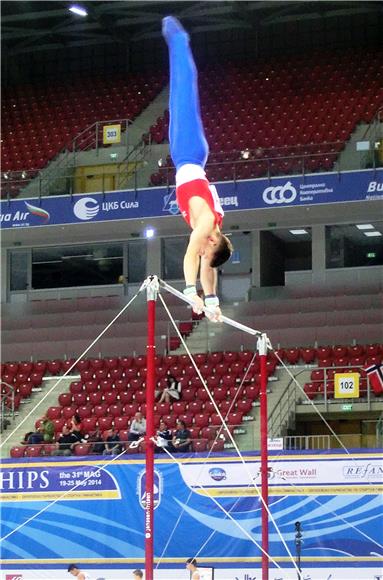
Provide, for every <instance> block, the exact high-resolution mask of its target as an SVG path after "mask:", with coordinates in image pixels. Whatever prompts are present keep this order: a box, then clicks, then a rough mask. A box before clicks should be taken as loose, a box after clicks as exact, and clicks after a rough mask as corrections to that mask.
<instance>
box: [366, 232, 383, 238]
mask: <svg viewBox="0 0 383 580" xmlns="http://www.w3.org/2000/svg"><path fill="white" fill-rule="evenodd" d="M363 233H364V235H365V236H367V237H368V238H378V237H379V236H381V235H382V234H381V233H380V232H376V231H375V232H363Z"/></svg>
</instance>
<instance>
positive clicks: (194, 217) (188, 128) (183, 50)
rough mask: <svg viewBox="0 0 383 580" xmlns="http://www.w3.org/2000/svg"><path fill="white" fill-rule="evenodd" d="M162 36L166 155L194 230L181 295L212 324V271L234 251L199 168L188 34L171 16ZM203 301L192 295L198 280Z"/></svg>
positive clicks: (204, 148) (202, 155)
mask: <svg viewBox="0 0 383 580" xmlns="http://www.w3.org/2000/svg"><path fill="white" fill-rule="evenodd" d="M162 33H163V36H164V38H165V40H166V42H167V45H168V48H169V66H170V99H169V112H170V124H169V142H170V154H171V157H172V160H173V163H174V165H175V167H176V196H177V203H178V207H179V209H180V212H181V214H182V216H183V218H184V219H185V221H186V222H187V223H188V224H189V226H190V227H191V229H192V230H193V231H192V233H191V234H190V239H189V244H188V247H187V249H186V253H185V256H184V262H183V269H184V276H185V284H186V287H185V290H184V294H185V296H187V297H188V298H190V299H191V300H192V301H193V310H194V312H196V313H198V314H199V313H201V312H202V309H203V307H204V306H205V307H206V308H208V309H209V311H208V312H206V315H207V317H208V318H209V319H210V320H212V321H213V322H217V321H219V320H220V318H221V310H220V307H219V298H218V296H217V294H216V292H217V270H216V268H218V267H219V266H221V265H222V264H223V263H224V262H226V260H228V259H229V258H230V256H231V253H232V251H233V247H232V244H231V242H230V240H229V239H228V238H227V237H226V236H225V235H223V234H222V232H221V227H222V219H223V210H222V207H221V204H220V201H219V197H218V194H217V191H216V188H215V186H214V185H211V184H209V182H208V180H207V178H206V174H205V171H204V167H205V164H206V160H207V157H208V154H209V147H208V144H207V141H206V137H205V133H204V129H203V126H202V121H201V114H200V104H199V95H198V85H197V69H196V66H195V63H194V59H193V55H192V52H191V49H190V45H189V35H188V34H187V32H186V31H185V29H184V28H183V26H182V24H181V23H180V22H179V20H177V19H176V18H174V17H173V16H167V17H166V18H164V19H163V21H162ZM198 270H200V281H201V285H202V289H203V292H204V300H203V299H202V298H201V297H200V296H199V295H198V294H197V288H196V284H197V276H198Z"/></svg>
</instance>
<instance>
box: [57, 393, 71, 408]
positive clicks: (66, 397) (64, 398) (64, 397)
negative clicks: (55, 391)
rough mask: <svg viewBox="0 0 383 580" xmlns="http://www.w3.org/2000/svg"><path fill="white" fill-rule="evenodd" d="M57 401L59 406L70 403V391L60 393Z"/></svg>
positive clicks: (65, 405) (66, 405)
mask: <svg viewBox="0 0 383 580" xmlns="http://www.w3.org/2000/svg"><path fill="white" fill-rule="evenodd" d="M58 402H59V404H60V405H61V407H68V406H69V405H70V404H71V403H72V393H61V395H59V398H58Z"/></svg>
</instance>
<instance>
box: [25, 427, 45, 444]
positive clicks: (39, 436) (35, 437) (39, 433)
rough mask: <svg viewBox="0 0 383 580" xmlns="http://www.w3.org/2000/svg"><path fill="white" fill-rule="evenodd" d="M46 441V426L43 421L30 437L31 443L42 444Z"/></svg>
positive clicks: (29, 442)
mask: <svg viewBox="0 0 383 580" xmlns="http://www.w3.org/2000/svg"><path fill="white" fill-rule="evenodd" d="M41 443H44V427H43V425H42V423H40V424H39V426H38V427H37V429H36V431H33V432H32V433H31V434H30V435H29V438H28V444H29V445H40V444H41Z"/></svg>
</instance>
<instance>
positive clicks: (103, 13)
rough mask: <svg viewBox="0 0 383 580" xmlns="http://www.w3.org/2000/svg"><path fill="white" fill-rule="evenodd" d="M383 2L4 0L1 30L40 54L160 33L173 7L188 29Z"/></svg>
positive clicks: (7, 50) (15, 51)
mask: <svg viewBox="0 0 383 580" xmlns="http://www.w3.org/2000/svg"><path fill="white" fill-rule="evenodd" d="M74 3H76V4H77V5H81V6H83V7H85V8H86V10H87V11H88V16H87V17H85V18H84V17H81V16H76V15H74V14H72V13H71V12H69V11H68V8H69V6H71V5H72V4H74ZM382 9H383V8H382V2H380V1H378V2H374V1H372V2H370V1H366V0H362V1H347V0H342V1H334V2H328V1H326V0H317V1H314V2H311V1H306V0H300V1H295V2H293V1H288V0H284V1H279V0H273V1H267V2H265V1H262V0H251V1H246V0H235V1H215V0H210V1H207V2H196V1H193V0H191V1H187V2H177V1H174V2H169V1H166V2H164V1H162V0H157V1H152V0H141V1H135V0H132V1H130V0H125V1H119V0H108V1H102V0H85V1H81V0H79V1H78V2H66V1H61V0H50V1H45V2H41V1H39V0H32V1H28V2H26V1H22V0H3V1H2V2H1V35H2V47H3V51H4V52H3V54H5V55H6V56H7V57H12V56H13V55H19V54H25V53H28V54H31V53H42V52H44V51H49V50H57V49H59V50H60V49H63V50H65V49H67V48H69V47H71V48H72V47H84V46H91V45H102V44H111V43H121V44H124V45H126V44H129V43H134V42H137V41H142V40H145V39H149V38H151V39H153V38H156V37H159V36H160V26H159V23H160V21H161V18H162V17H163V16H165V15H167V14H169V13H170V12H171V13H172V14H175V15H177V16H178V17H180V18H181V19H182V21H183V22H184V23H185V24H186V25H187V28H188V30H190V31H191V32H192V33H195V32H209V31H221V30H227V29H230V30H233V29H235V28H240V29H256V28H257V27H262V28H263V27H268V26H273V25H275V24H279V23H283V22H288V21H297V20H315V19H322V20H323V19H331V18H334V17H342V16H348V15H358V14H366V13H373V12H380V13H381V12H382Z"/></svg>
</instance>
